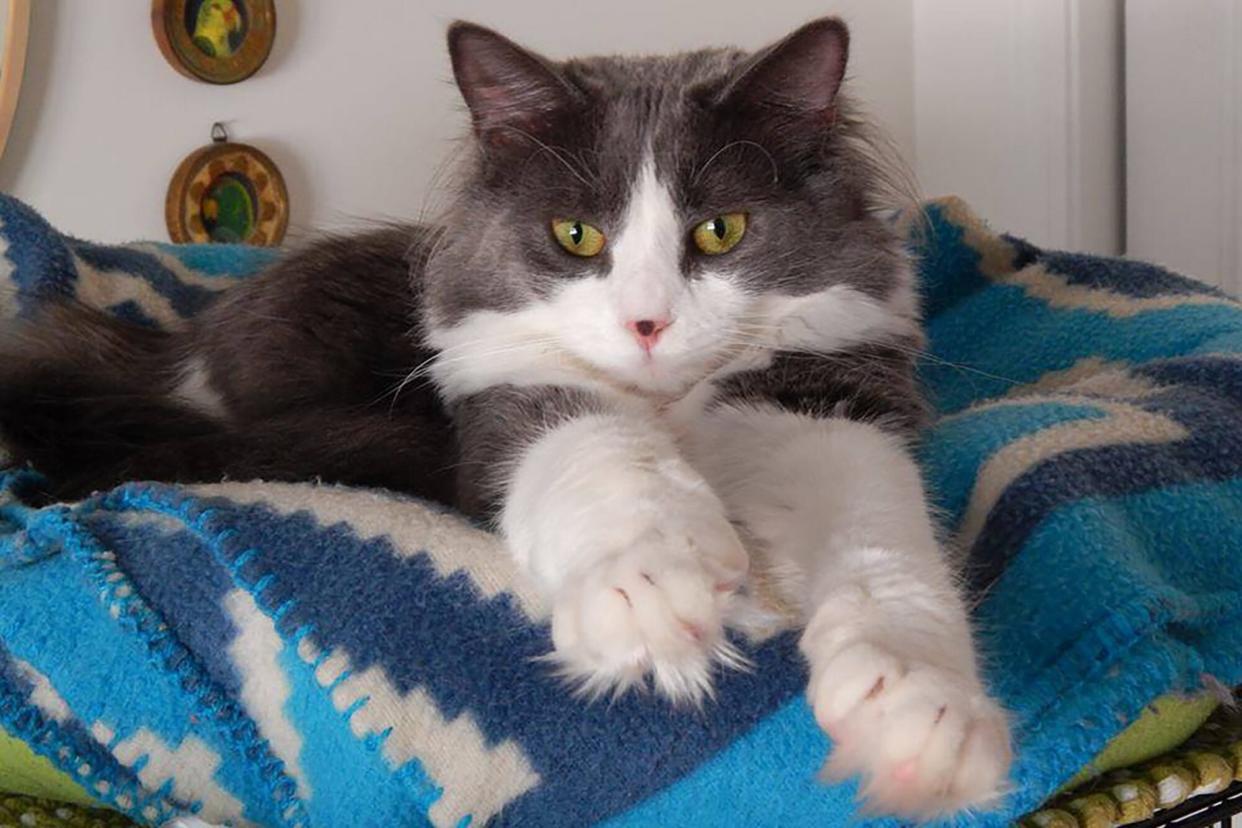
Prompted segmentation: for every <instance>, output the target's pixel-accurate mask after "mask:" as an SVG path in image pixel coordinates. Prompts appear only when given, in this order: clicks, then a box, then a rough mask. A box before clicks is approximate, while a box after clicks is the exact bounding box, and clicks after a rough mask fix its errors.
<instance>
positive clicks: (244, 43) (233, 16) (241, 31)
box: [151, 0, 276, 84]
mask: <svg viewBox="0 0 1242 828" xmlns="http://www.w3.org/2000/svg"><path fill="white" fill-rule="evenodd" d="M151 26H152V27H153V29H154V31H155V40H156V42H157V43H158V44H159V46H160V51H161V52H162V53H163V55H164V58H165V60H167V61H168V62H169V63H170V64H171V65H172V67H173V68H174V69H176V70H177V71H178V72H180V73H181V74H183V75H185V76H186V77H190V78H194V79H196V80H201V81H206V82H207V83H220V84H226V83H237V82H238V81H243V80H245V79H246V78H248V77H250V76H251V75H253V74H254V73H255V72H257V71H258V70H259V67H260V66H262V65H263V62H264V61H266V60H267V56H268V55H269V54H270V53H271V51H272V43H273V41H274V40H275V39H276V7H275V4H274V0H153V1H152V3H151Z"/></svg>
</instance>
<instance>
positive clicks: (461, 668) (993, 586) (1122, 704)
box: [0, 200, 1242, 826]
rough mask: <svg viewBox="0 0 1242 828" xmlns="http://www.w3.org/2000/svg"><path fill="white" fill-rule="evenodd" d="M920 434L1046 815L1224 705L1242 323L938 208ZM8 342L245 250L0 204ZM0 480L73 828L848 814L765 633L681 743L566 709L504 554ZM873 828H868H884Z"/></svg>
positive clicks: (178, 314) (300, 502)
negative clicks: (76, 223)
mask: <svg viewBox="0 0 1242 828" xmlns="http://www.w3.org/2000/svg"><path fill="white" fill-rule="evenodd" d="M910 224H911V227H912V230H911V234H912V235H911V239H912V241H911V243H912V245H913V246H914V247H915V249H916V252H917V253H918V254H919V256H920V261H921V270H922V277H923V283H924V290H925V309H926V313H927V316H928V325H929V332H930V335H931V345H930V352H929V354H928V356H927V358H926V359H925V361H924V364H923V373H924V377H925V379H926V381H927V383H928V386H929V389H930V391H931V394H932V397H933V399H934V401H935V403H936V405H937V407H938V410H939V412H940V415H941V416H940V417H939V419H938V420H937V422H936V423H935V425H934V427H933V428H932V429H931V430H930V431H929V433H928V434H927V436H926V438H925V441H924V444H923V446H922V449H921V454H922V459H923V461H924V468H925V473H926V476H927V479H928V482H929V485H930V487H931V489H932V490H933V491H934V492H935V493H936V495H937V497H938V499H939V506H940V507H941V509H942V511H943V514H944V517H945V524H946V530H947V534H948V535H949V536H951V537H952V538H953V539H954V540H955V541H956V542H957V543H959V544H960V545H961V546H962V547H963V548H964V549H965V550H967V551H968V552H969V564H970V568H969V583H970V585H971V588H972V589H973V590H975V592H976V595H977V596H978V602H977V608H976V613H975V616H976V619H977V621H978V626H979V629H980V637H981V643H982V647H983V650H984V652H985V653H986V655H987V661H988V664H987V669H986V673H987V678H988V681H989V682H990V684H991V686H992V688H993V690H994V691H995V693H996V694H997V695H998V696H999V697H1000V698H1001V699H1002V700H1003V702H1004V703H1005V704H1006V705H1007V707H1008V708H1009V709H1010V710H1011V711H1012V712H1013V717H1014V724H1015V738H1016V743H1017V745H1016V746H1017V760H1016V763H1015V767H1014V773H1013V792H1012V793H1011V795H1009V796H1008V797H1007V798H1006V800H1005V801H1004V802H1003V803H1002V805H1001V806H1000V807H999V808H998V809H997V810H996V811H995V812H992V813H989V814H976V815H965V816H963V817H961V818H960V819H959V820H958V821H959V822H961V823H962V824H969V825H979V826H990V825H1003V824H1006V823H1007V822H1009V821H1010V820H1011V819H1012V818H1013V817H1015V816H1016V815H1019V814H1021V813H1024V812H1026V811H1028V810H1030V809H1031V808H1032V807H1034V806H1035V805H1037V804H1038V803H1039V802H1041V801H1043V800H1044V799H1045V798H1047V797H1048V796H1049V795H1050V794H1051V793H1052V792H1054V791H1055V790H1056V789H1057V788H1058V787H1059V786H1060V785H1061V784H1062V783H1063V782H1065V781H1066V780H1067V779H1069V778H1070V777H1071V776H1073V775H1074V773H1075V771H1076V770H1077V769H1078V768H1079V767H1081V766H1082V765H1083V764H1085V763H1086V762H1087V761H1088V760H1089V759H1090V758H1091V757H1092V756H1094V755H1095V754H1096V753H1098V752H1099V750H1100V749H1101V748H1102V747H1103V746H1104V745H1105V744H1106V743H1107V742H1108V740H1109V739H1110V738H1111V737H1113V736H1114V735H1115V734H1116V733H1118V732H1119V731H1120V730H1121V729H1122V728H1124V727H1125V726H1126V724H1127V723H1128V722H1130V721H1132V720H1133V719H1134V718H1135V717H1136V716H1137V714H1138V713H1139V712H1140V711H1141V709H1142V708H1143V706H1144V705H1145V704H1146V703H1147V702H1149V701H1150V700H1152V699H1153V698H1155V697H1156V696H1158V695H1161V694H1163V693H1165V692H1167V691H1169V690H1177V689H1183V690H1191V689H1195V688H1198V687H1199V686H1201V683H1202V676H1203V675H1204V674H1210V675H1212V676H1215V677H1216V678H1217V679H1218V680H1220V681H1222V682H1226V683H1236V682H1239V681H1242V628H1240V627H1239V625H1238V624H1237V623H1236V622H1237V620H1238V618H1239V615H1240V614H1242V562H1240V559H1239V556H1238V552H1239V550H1242V427H1240V426H1242V359H1240V358H1239V355H1240V354H1242V307H1239V306H1238V305H1237V304H1236V303H1234V302H1233V301H1231V300H1230V299H1228V298H1226V297H1224V296H1222V295H1220V294H1219V293H1216V292H1214V291H1212V290H1210V289H1208V288H1206V287H1204V286H1202V285H1200V284H1198V283H1195V282H1192V281H1189V280H1186V279H1183V278H1180V277H1177V276H1174V275H1172V274H1170V273H1168V272H1166V271H1164V270H1161V269H1159V268H1155V267H1152V266H1149V265H1143V264H1139V263H1135V262H1126V261H1120V260H1108V259H1099V258H1092V257H1085V256H1075V255H1069V254H1062V253H1052V252H1045V251H1041V250H1039V249H1037V248H1035V247H1033V246H1031V245H1029V244H1026V243H1024V242H1022V241H1019V240H1017V239H1012V238H1007V237H999V236H996V235H994V234H992V233H991V232H990V231H988V230H987V229H986V228H985V227H984V226H983V225H982V224H980V223H979V222H978V220H976V219H975V218H973V217H972V216H971V215H970V214H969V213H968V211H967V210H966V208H965V207H964V206H963V205H962V204H961V203H960V202H957V201H954V200H946V201H941V202H935V203H933V204H931V205H929V206H928V208H927V211H926V221H923V220H918V221H910ZM0 238H2V241H0V250H2V254H0V315H16V314H23V313H27V312H29V311H30V309H31V308H33V307H35V306H36V305H37V303H38V302H39V301H41V300H43V299H45V298H46V297H48V296H50V295H69V294H72V295H75V296H76V297H77V298H78V299H79V300H81V301H84V302H87V303H89V304H92V305H94V306H97V307H103V308H107V309H109V310H111V311H112V312H114V313H117V314H119V315H123V316H125V317H127V318H130V319H133V320H135V321H139V322H141V323H143V324H151V325H163V326H175V325H177V324H180V323H181V321H182V320H184V319H185V318H187V317H188V316H190V315H192V314H193V313H194V312H195V311H196V310H198V309H199V308H201V307H202V306H204V305H205V304H206V303H207V302H209V301H211V299H212V297H213V296H214V295H215V294H216V293H218V291H219V290H222V289H225V288H226V287H227V285H228V284H229V283H230V281H231V279H232V278H234V277H241V276H244V275H245V274H246V273H249V272H251V271H252V270H254V269H255V268H256V267H258V266H259V265H261V264H262V263H263V262H264V261H266V257H267V256H269V255H271V254H269V253H267V252H266V251H255V250H248V249H244V248H231V247H209V248H199V247H181V248H179V247H174V246H169V245H134V246H129V247H124V248H109V247H100V246H97V245H92V244H87V243H83V242H80V241H75V240H72V239H67V238H64V237H62V236H59V235H58V234H57V233H55V231H53V230H52V229H51V228H49V227H48V226H47V225H46V224H45V223H44V222H42V220H41V219H39V218H38V216H36V215H35V214H34V213H32V212H31V211H30V210H29V209H28V208H25V207H24V206H22V205H20V204H18V203H17V202H14V201H12V200H3V201H0ZM35 474H37V471H34V470H24V469H11V470H9V471H8V472H0V728H3V729H4V730H5V731H7V732H8V733H10V734H12V735H14V736H16V737H18V738H20V739H21V740H23V741H24V742H26V743H27V744H29V745H30V746H31V747H32V749H33V750H34V751H35V752H36V753H38V754H40V755H42V756H44V757H46V758H47V759H48V760H50V761H51V762H52V763H53V764H54V765H56V766H57V767H58V768H60V769H61V770H62V771H63V772H64V773H65V774H67V775H69V776H70V777H72V778H74V779H75V780H77V782H78V784H80V785H81V786H82V787H83V788H85V789H86V790H88V791H89V792H90V793H91V794H92V795H94V796H95V797H96V798H97V799H99V800H100V801H102V802H104V803H106V804H108V805H110V806H111V807H113V808H116V809H118V810H121V811H124V812H125V813H127V814H130V815H131V816H133V817H135V818H136V819H138V820H139V821H143V822H145V823H148V824H158V823H159V822H161V821H162V820H164V819H166V818H167V817H169V816H170V815H172V814H174V813H177V812H180V811H185V810H189V811H194V812H199V813H201V815H203V816H204V817H206V818H209V819H214V820H221V821H222V820H231V821H233V822H234V823H235V824H243V823H253V824H260V825H272V826H341V825H358V826H391V825H420V824H425V823H430V824H432V825H435V826H464V825H470V824H478V825H482V824H484V823H488V824H497V825H582V824H590V823H596V822H606V823H607V824H610V825H614V826H629V825H669V824H687V823H689V824H695V825H754V826H765V825H780V826H791V825H793V826H796V825H818V826H823V825H838V824H845V823H846V822H847V821H848V820H850V819H852V818H853V817H854V816H855V805H854V803H853V795H854V788H853V785H852V784H846V785H837V786H825V785H822V784H820V783H819V782H817V781H816V772H817V770H818V768H819V765H820V763H821V762H822V760H823V757H824V754H825V753H826V751H827V750H828V748H829V745H828V742H827V740H826V738H825V737H824V736H823V735H821V733H820V732H819V730H818V728H817V727H816V726H815V723H814V721H813V719H812V717H811V714H810V711H809V709H808V708H807V706H806V703H805V701H804V700H803V697H802V685H803V682H804V681H805V673H804V669H803V667H802V665H801V664H800V662H799V659H798V657H797V653H796V648H795V635H794V633H792V632H787V633H784V634H779V635H775V636H773V637H771V638H769V639H767V640H764V641H758V642H753V643H751V644H750V645H749V646H748V647H747V649H748V651H749V653H750V656H751V658H752V660H753V661H754V663H755V665H756V669H755V671H754V672H751V673H739V672H729V673H723V674H721V675H720V676H719V677H718V681H717V686H718V689H719V692H718V696H717V699H716V700H715V701H714V702H713V703H711V704H709V705H708V706H707V707H706V708H705V709H704V710H703V711H702V712H699V711H694V710H677V709H673V708H671V707H670V706H669V705H668V704H667V703H666V702H664V701H663V700H661V699H660V698H657V697H652V696H648V695H641V694H632V695H629V696H627V697H624V698H622V699H620V700H617V701H616V702H613V703H610V704H603V703H601V704H593V705H592V704H587V703H584V702H582V701H579V700H576V699H575V698H573V697H572V696H571V695H570V694H569V693H568V692H567V691H566V689H565V688H564V687H563V686H562V685H561V684H560V683H559V682H558V681H557V680H556V679H555V678H554V677H553V676H552V675H551V674H550V672H549V669H548V668H547V666H546V665H545V664H544V663H541V662H540V661H538V660H537V656H539V655H541V654H543V653H544V652H546V651H547V650H548V648H549V635H548V629H547V624H546V613H545V608H544V606H543V605H542V603H541V601H540V600H539V598H538V596H537V595H536V594H535V593H534V592H533V591H532V590H531V589H530V588H529V587H528V586H527V585H526V584H525V582H524V581H523V580H522V579H521V577H520V576H519V574H518V573H517V572H516V571H515V570H514V567H513V565H512V564H511V563H510V562H509V560H508V558H507V557H506V556H505V554H504V550H503V547H502V545H501V543H500V542H499V540H498V539H497V538H496V537H495V536H493V535H491V534H490V533H488V532H486V531H484V530H483V529H481V528H479V527H477V526H473V525H471V524H469V523H468V522H466V521H465V520H463V519H461V518H460V517H458V516H456V515H454V514H452V513H450V512H448V511H446V510H445V509H442V508H438V507H436V506H434V505H431V504H426V503H420V502H417V501H414V500H411V499H409V498H405V497H401V496H398V495H393V494H390V493H387V492H378V491H368V490H358V489H345V488H338V487H330V486H317V485H314V484H303V485H291V484H275V483H258V482H224V483H220V484H214V485H203V486H185V487H176V486H169V485H160V484H153V483H131V484H127V485H125V486H122V487H120V488H118V489H116V490H113V491H111V492H104V493H100V494H99V495H97V496H95V497H93V498H90V499H89V500H87V501H85V502H83V503H79V504H72V505H55V506H50V507H44V508H34V507H32V506H31V505H29V500H28V499H27V494H28V493H29V491H30V487H31V485H32V482H33V481H34V477H33V475H35ZM884 822H885V821H884V820H879V821H878V824H879V823H884Z"/></svg>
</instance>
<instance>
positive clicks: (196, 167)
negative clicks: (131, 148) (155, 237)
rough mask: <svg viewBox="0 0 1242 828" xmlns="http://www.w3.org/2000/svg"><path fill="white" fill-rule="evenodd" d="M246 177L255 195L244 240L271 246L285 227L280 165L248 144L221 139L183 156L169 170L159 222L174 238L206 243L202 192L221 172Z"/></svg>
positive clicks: (284, 193) (284, 192)
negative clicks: (252, 218) (251, 225)
mask: <svg viewBox="0 0 1242 828" xmlns="http://www.w3.org/2000/svg"><path fill="white" fill-rule="evenodd" d="M225 174H229V175H233V176H240V177H242V178H244V179H245V180H246V182H247V183H248V185H249V187H250V188H251V189H252V190H253V192H254V194H255V199H256V202H257V203H256V205H255V225H254V228H253V230H251V232H250V234H249V235H248V236H247V237H246V238H244V239H242V243H243V244H254V245H261V246H271V247H274V246H276V245H278V244H280V243H281V241H283V240H284V238H285V231H286V230H288V229H289V192H288V190H286V189H285V179H284V177H283V176H282V175H281V174H280V169H279V168H278V167H277V166H276V164H275V163H274V162H273V161H272V159H271V158H268V156H267V154H266V153H264V152H263V151H261V150H258V149H255V148H254V147H252V146H249V145H247V144H235V143H232V142H231V141H221V142H216V143H212V144H209V145H207V146H205V147H202V148H200V149H198V150H195V151H194V152H192V153H190V154H189V155H188V156H186V159H185V160H184V161H182V162H181V164H180V165H178V167H177V171H176V172H174V173H173V177H172V181H171V182H169V185H168V195H167V196H166V197H165V199H164V222H165V223H166V224H167V225H168V235H169V237H171V238H172V240H173V241H174V242H177V243H179V244H183V243H186V242H194V243H199V244H201V243H206V242H211V241H212V238H211V236H210V235H209V233H208V229H207V226H206V224H205V223H204V221H203V200H204V199H203V197H204V196H205V195H206V194H207V193H209V192H210V191H211V187H212V184H213V183H214V182H215V181H216V179H218V178H219V177H220V176H222V175H225Z"/></svg>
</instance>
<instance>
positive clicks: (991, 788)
mask: <svg viewBox="0 0 1242 828" xmlns="http://www.w3.org/2000/svg"><path fill="white" fill-rule="evenodd" d="M817 645H818V646H827V643H826V642H820V643H817V642H813V641H812V642H807V641H805V640H804V642H803V647H804V649H805V650H807V655H808V657H809V658H810V661H811V681H810V685H809V687H808V691H807V692H808V696H809V698H810V702H811V706H812V708H813V709H814V711H815V718H816V720H817V721H818V722H819V725H820V727H822V728H823V729H824V731H825V732H826V733H827V734H828V735H829V736H830V737H831V738H832V740H833V748H832V753H831V755H830V756H829V758H828V763H827V764H826V765H825V767H824V772H825V775H826V776H827V777H828V778H831V779H844V778H847V777H851V776H855V775H859V776H861V777H862V780H863V784H862V787H861V796H862V797H863V798H864V800H865V802H866V806H867V808H868V810H871V811H875V812H881V813H886V814H894V815H898V816H903V817H909V818H914V819H933V818H936V817H940V816H945V815H947V814H950V813H953V812H956V811H960V810H964V809H971V808H986V807H988V806H989V805H990V804H992V803H994V802H995V801H997V800H998V799H999V797H1000V796H1001V794H1002V793H1003V788H1004V784H1005V781H1006V779H1007V778H1008V774H1009V763H1010V759H1011V753H1010V746H1009V727H1008V724H1007V722H1006V718H1005V713H1004V711H1003V710H1002V709H1001V708H1000V707H999V706H998V705H997V704H996V702H994V701H993V700H992V699H990V698H989V697H988V696H987V694H986V693H985V692H984V690H983V688H982V687H981V686H980V684H979V682H978V680H977V679H976V678H975V677H974V676H973V675H971V674H969V673H963V672H961V671H955V670H952V669H946V668H944V667H942V666H937V665H934V664H931V663H928V662H925V661H921V660H919V658H918V657H917V656H912V655H910V654H909V651H908V649H906V650H905V652H904V653H903V649H902V648H897V647H890V646H888V645H886V643H885V642H884V641H883V637H882V636H881V637H873V638H866V637H862V638H858V639H855V640H853V641H852V642H850V643H847V644H844V645H840V646H836V647H834V648H833V649H832V651H830V652H821V653H819V654H817V653H816V652H815V650H814V648H815V647H816V646H817Z"/></svg>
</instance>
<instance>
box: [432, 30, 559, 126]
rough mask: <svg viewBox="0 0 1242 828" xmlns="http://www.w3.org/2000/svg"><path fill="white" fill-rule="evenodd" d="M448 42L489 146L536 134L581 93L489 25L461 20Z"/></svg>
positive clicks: (456, 73)
mask: <svg viewBox="0 0 1242 828" xmlns="http://www.w3.org/2000/svg"><path fill="white" fill-rule="evenodd" d="M448 47H449V55H450V57H451V58H452V61H453V75H454V77H455V78H456V80H457V86H458V88H459V89H461V94H462V97H463V98H465V100H466V106H467V107H469V108H470V116H471V119H472V120H473V121H474V129H475V133H476V134H477V135H478V136H479V138H481V139H484V141H485V143H486V144H487V145H488V146H493V147H497V146H504V145H507V144H514V143H520V142H524V141H528V140H530V138H531V137H535V138H538V136H539V134H540V133H543V132H546V131H547V130H548V129H550V128H551V127H552V126H553V125H554V124H555V123H556V122H557V121H558V119H559V118H561V117H562V116H564V115H565V114H566V113H567V112H568V111H569V110H570V109H571V108H572V107H573V106H574V105H575V104H576V103H577V100H578V98H579V97H580V95H579V93H577V92H576V91H575V89H574V87H572V86H571V85H570V84H569V82H568V81H566V80H565V79H564V78H563V77H561V75H560V73H559V72H557V71H556V68H555V67H554V66H553V65H552V63H551V62H550V61H548V60H545V59H544V58H542V57H540V56H539V55H537V54H535V53H534V52H531V51H529V50H527V49H523V48H522V47H521V46H519V45H517V44H516V43H514V42H513V41H512V40H509V39H508V38H507V37H504V36H502V35H500V34H498V33H496V32H494V31H492V30H491V29H487V28H484V27H483V26H477V25H475V24H473V23H465V22H463V21H460V20H459V21H457V22H456V23H454V24H453V25H452V26H450V27H449V30H448Z"/></svg>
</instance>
